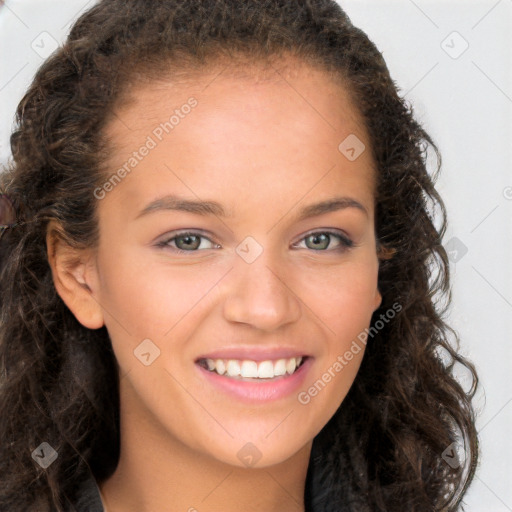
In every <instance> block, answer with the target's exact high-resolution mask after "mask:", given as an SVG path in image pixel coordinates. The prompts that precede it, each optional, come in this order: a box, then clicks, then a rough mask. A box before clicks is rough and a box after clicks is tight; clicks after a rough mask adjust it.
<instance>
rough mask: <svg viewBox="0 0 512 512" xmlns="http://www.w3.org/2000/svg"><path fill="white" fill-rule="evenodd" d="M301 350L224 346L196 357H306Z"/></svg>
mask: <svg viewBox="0 0 512 512" xmlns="http://www.w3.org/2000/svg"><path fill="white" fill-rule="evenodd" d="M307 356H308V354H306V353H305V352H304V351H303V350H301V349H297V348H295V347H266V348H262V347H259V348H255V347H252V348H251V347H245V348H244V347H232V348H230V347H224V348H220V349H218V350H214V351H212V352H208V353H207V354H203V355H201V356H199V357H198V358H197V359H196V362H198V361H200V360H201V359H238V360H244V359H248V360H251V361H267V360H273V359H289V358H291V357H307Z"/></svg>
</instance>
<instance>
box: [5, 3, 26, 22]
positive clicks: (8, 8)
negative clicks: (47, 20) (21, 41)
mask: <svg viewBox="0 0 512 512" xmlns="http://www.w3.org/2000/svg"><path fill="white" fill-rule="evenodd" d="M2 5H3V6H4V7H6V8H7V10H9V11H10V12H12V14H14V16H16V18H18V20H19V21H20V22H21V23H23V25H25V27H26V28H29V26H28V25H27V24H26V23H25V22H24V21H23V20H22V19H21V18H20V17H19V16H18V15H17V14H16V13H15V12H14V11H13V10H12V9H11V8H10V7H9V6H8V5H7V4H5V3H4V4H2Z"/></svg>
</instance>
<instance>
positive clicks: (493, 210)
mask: <svg viewBox="0 0 512 512" xmlns="http://www.w3.org/2000/svg"><path fill="white" fill-rule="evenodd" d="M498 206H499V205H498ZM498 206H495V207H494V208H493V209H492V210H491V211H490V212H489V213H488V214H487V215H486V216H485V217H484V218H483V219H482V220H481V221H480V222H479V223H478V224H477V225H476V226H475V227H474V228H473V229H472V230H471V231H470V233H473V231H475V229H476V228H477V227H478V226H480V224H482V223H483V222H484V221H485V220H486V219H487V218H488V217H489V216H490V215H491V214H492V213H494V212H495V211H496V208H498Z"/></svg>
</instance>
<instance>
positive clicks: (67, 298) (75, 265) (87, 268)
mask: <svg viewBox="0 0 512 512" xmlns="http://www.w3.org/2000/svg"><path fill="white" fill-rule="evenodd" d="M60 233H62V230H61V229H59V226H58V224H57V223H56V222H55V221H53V220H52V221H50V223H49V224H48V228H47V234H46V248H47V255H48V263H49V265H50V268H51V271H52V277H53V283H54V285H55V289H56V290H57V293H58V294H59V296H60V297H61V299H62V300H63V301H64V303H65V304H66V306H67V307H68V308H69V309H70V311H71V312H72V313H73V315H74V316H75V317H76V319H77V320H78V321H79V322H80V323H81V324H82V325H83V326H84V327H87V328H88V329H99V328H100V327H102V326H103V325H104V319H103V311H102V308H101V306H100V304H99V302H98V300H97V299H96V298H95V297H94V293H95V291H97V289H98V286H97V285H98V279H97V269H96V262H95V259H94V253H93V251H92V250H90V249H75V248H73V247H71V246H70V245H69V244H67V243H66V242H65V241H64V239H63V237H62V235H61V234H60Z"/></svg>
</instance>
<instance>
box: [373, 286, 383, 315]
mask: <svg viewBox="0 0 512 512" xmlns="http://www.w3.org/2000/svg"><path fill="white" fill-rule="evenodd" d="M381 304H382V295H381V293H380V291H379V289H378V288H377V290H376V291H375V298H374V301H373V311H376V310H377V309H379V307H380V305H381Z"/></svg>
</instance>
